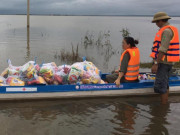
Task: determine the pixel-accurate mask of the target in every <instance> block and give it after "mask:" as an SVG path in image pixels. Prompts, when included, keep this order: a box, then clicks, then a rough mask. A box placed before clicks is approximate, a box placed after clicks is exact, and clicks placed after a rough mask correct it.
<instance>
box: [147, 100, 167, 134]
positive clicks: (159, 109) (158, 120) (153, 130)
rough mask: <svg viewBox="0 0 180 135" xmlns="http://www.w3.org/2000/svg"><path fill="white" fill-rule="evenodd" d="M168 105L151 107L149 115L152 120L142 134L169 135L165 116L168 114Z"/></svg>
mask: <svg viewBox="0 0 180 135" xmlns="http://www.w3.org/2000/svg"><path fill="white" fill-rule="evenodd" d="M169 107H170V104H169V103H168V104H166V105H161V104H160V105H151V107H150V113H151V115H152V118H151V119H150V122H149V126H147V129H146V130H145V132H144V134H152V135H155V134H157V135H169V132H168V129H167V127H166V126H167V125H168V124H169V123H168V121H167V115H168V113H170V108H169Z"/></svg>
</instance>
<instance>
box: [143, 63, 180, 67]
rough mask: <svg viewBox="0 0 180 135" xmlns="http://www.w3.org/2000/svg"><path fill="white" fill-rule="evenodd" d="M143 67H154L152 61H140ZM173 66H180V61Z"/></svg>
mask: <svg viewBox="0 0 180 135" xmlns="http://www.w3.org/2000/svg"><path fill="white" fill-rule="evenodd" d="M140 67H141V68H151V67H152V62H143V63H140ZM173 68H180V62H177V63H175V64H174V65H173Z"/></svg>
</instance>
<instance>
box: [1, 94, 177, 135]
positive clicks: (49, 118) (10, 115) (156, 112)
mask: <svg viewBox="0 0 180 135" xmlns="http://www.w3.org/2000/svg"><path fill="white" fill-rule="evenodd" d="M179 106H180V99H179V97H170V99H169V103H168V104H167V105H160V104H159V98H158V97H139V98H133V97H129V98H113V99H88V100H85V99H81V100H56V101H33V102H31V101H28V102H22V101H18V102H13V103H12V102H7V103H2V102H1V103H0V119H1V126H0V131H1V134H3V135H11V134H13V135H21V134H23V135H71V134H73V135H92V134H93V135H178V134H179V133H180V129H179V123H180V118H179V114H180V108H179Z"/></svg>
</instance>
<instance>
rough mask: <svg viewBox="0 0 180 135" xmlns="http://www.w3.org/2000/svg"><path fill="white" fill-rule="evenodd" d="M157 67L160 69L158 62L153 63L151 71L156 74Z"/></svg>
mask: <svg viewBox="0 0 180 135" xmlns="http://www.w3.org/2000/svg"><path fill="white" fill-rule="evenodd" d="M157 69H158V64H153V65H152V68H151V72H152V73H154V74H156V73H157Z"/></svg>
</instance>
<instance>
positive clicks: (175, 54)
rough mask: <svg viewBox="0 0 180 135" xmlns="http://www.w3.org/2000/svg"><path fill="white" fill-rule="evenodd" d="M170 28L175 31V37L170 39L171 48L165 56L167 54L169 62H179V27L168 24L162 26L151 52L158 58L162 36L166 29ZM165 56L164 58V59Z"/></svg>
mask: <svg viewBox="0 0 180 135" xmlns="http://www.w3.org/2000/svg"><path fill="white" fill-rule="evenodd" d="M167 28H170V29H171V30H172V31H173V34H174V36H173V38H172V40H171V41H170V45H169V49H168V51H167V52H166V53H165V56H167V61H168V62H179V35H178V29H177V28H176V27H174V26H171V25H167V26H164V27H162V28H161V29H160V30H159V31H158V32H157V33H156V36H155V39H154V43H153V47H152V53H151V54H150V57H152V58H154V59H157V56H158V53H159V51H158V49H159V47H160V46H161V36H162V33H163V31H164V30H165V29H167ZM165 56H164V57H163V58H162V60H164V58H165Z"/></svg>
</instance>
